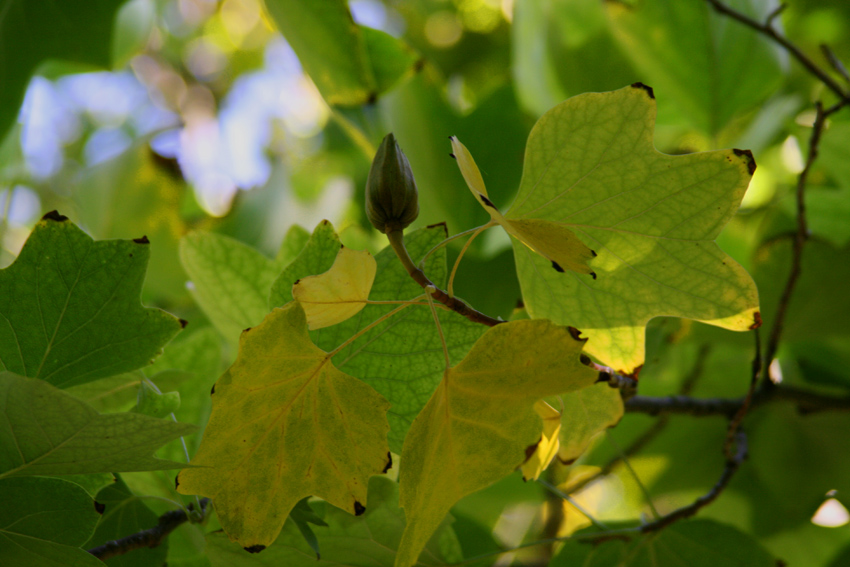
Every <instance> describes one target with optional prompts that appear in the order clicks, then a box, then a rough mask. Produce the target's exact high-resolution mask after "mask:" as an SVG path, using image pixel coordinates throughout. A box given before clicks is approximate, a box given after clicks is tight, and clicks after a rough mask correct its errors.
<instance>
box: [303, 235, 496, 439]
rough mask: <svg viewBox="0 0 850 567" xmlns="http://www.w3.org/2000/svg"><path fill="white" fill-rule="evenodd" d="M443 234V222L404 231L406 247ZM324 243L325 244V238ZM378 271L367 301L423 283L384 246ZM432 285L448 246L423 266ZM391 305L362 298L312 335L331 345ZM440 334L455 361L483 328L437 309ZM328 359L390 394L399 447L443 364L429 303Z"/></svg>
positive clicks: (410, 292)
mask: <svg viewBox="0 0 850 567" xmlns="http://www.w3.org/2000/svg"><path fill="white" fill-rule="evenodd" d="M445 237H446V232H445V226H443V225H437V226H432V227H429V228H423V229H420V230H416V231H413V232H410V233H408V234H406V235H405V237H404V242H405V248H407V251H408V253H409V254H410V256H411V258H413V260H414V262H419V261H420V260H421V259H422V258H423V257H424V256H425V254H426V253H427V252H428V251H429V250H431V248H433V247H434V246H436V245H438V244H439V243H440V242H442V241H443V239H444V238H445ZM328 246H329V247H330V243H328ZM375 262H376V263H377V265H378V274H377V276H376V277H375V281H374V283H373V284H372V293H371V294H370V295H369V299H370V300H371V301H393V300H396V301H397V300H400V299H401V300H404V299H413V298H415V297H418V296H420V295H422V293H423V290H422V288H421V287H420V286H419V284H417V283H416V282H415V281H413V279H412V278H411V277H410V276H409V275H408V273H407V271H406V270H405V269H404V267H403V266H402V264H401V262H399V260H398V257H397V256H396V255H395V252H393V250H392V248H390V247H389V246H388V247H386V248H384V249H383V250H381V251H380V252H379V253H378V254H376V255H375ZM425 272H426V274H427V275H428V277H429V278H430V279H431V281H433V282H434V283H435V284H437V285H438V286H443V285H444V284H445V281H446V275H447V274H446V272H447V270H446V252H445V249H440V250H438V251H437V252H435V253H434V254H433V255H432V256H431V257H430V258H429V259H428V262H427V264H426V266H425ZM396 307H398V306H397V305H374V304H372V305H367V306H366V307H365V308H364V309H363V310H362V311H361V312H360V313H359V314H358V315H357V316H356V317H354V318H352V319H349V320H348V321H345V322H343V323H341V324H339V325H336V326H334V327H329V328H327V329H322V330H321V331H318V332H314V333H313V334H312V337H313V340H314V341H315V342H316V344H317V345H319V347H321V348H323V349H325V350H328V351H330V350H332V349H333V348H335V347H337V346H339V345H340V344H341V343H342V342H343V341H345V340H347V339H349V338H351V337H352V336H353V335H354V334H355V333H357V332H358V331H360V330H361V329H363V328H364V327H366V326H367V325H369V324H371V323H372V322H374V321H376V320H377V319H379V318H380V317H383V316H384V315H386V314H387V313H388V312H390V311H392V310H393V309H394V308H396ZM438 315H439V318H440V324H441V326H442V328H443V336H444V337H445V340H446V346H447V347H448V349H449V358H450V360H451V362H452V363H453V364H455V363H457V362H460V360H461V359H462V358H463V357H464V356H466V353H467V352H469V349H470V348H471V347H472V345H473V344H474V343H475V341H476V340H478V338H479V337H480V336H481V335H482V334H483V333H484V331H485V330H486V328H485V327H484V326H483V325H479V324H477V323H472V322H471V321H469V320H468V319H466V318H465V317H461V316H460V315H458V314H456V313H454V312H448V311H443V310H439V311H438ZM334 364H336V365H337V367H338V368H339V369H340V370H343V371H344V372H346V373H347V374H350V375H351V376H354V377H355V378H359V379H361V380H363V381H364V382H366V383H367V384H369V385H370V386H372V387H373V388H375V390H377V391H378V393H380V394H381V395H382V396H384V397H385V398H387V400H389V402H390V404H392V407H391V408H390V411H389V413H388V415H387V417H388V419H389V422H390V433H389V443H390V450H392V451H394V452H395V453H397V454H398V453H401V449H402V444H403V442H404V437H405V435H407V431H408V429H410V424H411V423H412V422H413V419H414V418H415V417H416V416H417V415H418V414H419V412H420V411H421V410H422V408H423V407H425V404H426V403H427V402H428V398H429V397H430V396H431V393H432V392H433V391H434V388H436V387H437V384H439V382H440V380H441V379H442V376H443V370H444V369H445V359H444V358H443V350H442V343H441V342H440V335H439V333H438V332H437V328H436V326H435V324H434V318H433V316H432V314H431V310H430V309H429V308H428V307H427V306H426V305H414V306H411V307H408V308H407V309H405V310H404V311H402V312H400V313H398V314H397V315H394V316H393V317H390V318H389V319H387V320H386V321H384V322H382V323H380V324H378V325H377V326H375V327H374V328H373V329H371V330H369V331H368V332H366V333H365V334H364V335H363V336H361V337H359V338H358V339H357V340H355V341H354V342H353V343H351V345H349V346H348V347H346V348H345V349H343V350H342V351H341V352H340V353H339V354H338V355H337V356H336V357H335V358H334Z"/></svg>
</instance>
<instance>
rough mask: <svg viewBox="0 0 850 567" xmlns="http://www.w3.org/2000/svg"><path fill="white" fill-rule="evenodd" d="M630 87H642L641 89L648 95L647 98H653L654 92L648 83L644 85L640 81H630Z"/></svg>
mask: <svg viewBox="0 0 850 567" xmlns="http://www.w3.org/2000/svg"><path fill="white" fill-rule="evenodd" d="M632 87H634V88H636V89H643V90H645V91H646V94H648V95H649V98H652V99H654V98H655V93H654V92H653V91H652V87H650V86H648V85H644V84H643V83H641V82H640V81H638V82H637V83H632Z"/></svg>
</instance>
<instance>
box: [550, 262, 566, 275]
mask: <svg viewBox="0 0 850 567" xmlns="http://www.w3.org/2000/svg"><path fill="white" fill-rule="evenodd" d="M552 267H553V268H555V271H556V272H559V273H561V274H563V273H564V268H562V267H561V265H560V264H559V263H558V262H556V261H555V260H552Z"/></svg>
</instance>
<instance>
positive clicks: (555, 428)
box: [522, 388, 586, 480]
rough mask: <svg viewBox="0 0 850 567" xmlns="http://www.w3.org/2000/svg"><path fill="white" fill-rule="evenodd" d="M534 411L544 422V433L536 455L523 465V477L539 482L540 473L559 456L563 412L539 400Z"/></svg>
mask: <svg viewBox="0 0 850 567" xmlns="http://www.w3.org/2000/svg"><path fill="white" fill-rule="evenodd" d="M585 389H586V388H585ZM579 391H582V390H579ZM534 411H536V412H537V415H539V416H540V419H542V420H543V433H542V435H541V436H540V441H539V442H538V443H537V447H535V448H534V453H532V454H531V456H530V457H529V458H528V460H527V461H525V462H524V463H523V464H522V477H523V478H524V479H525V480H537V478H538V477H539V476H540V473H542V472H543V471H545V470H546V467H548V466H549V463H550V462H552V459H554V458H555V455H557V454H558V447H559V446H560V439H559V434H560V433H561V412H559V411H558V410H556V409H555V408H553V407H552V406H550V405H549V404H547V403H546V402H545V401H543V400H537V402H535V403H534Z"/></svg>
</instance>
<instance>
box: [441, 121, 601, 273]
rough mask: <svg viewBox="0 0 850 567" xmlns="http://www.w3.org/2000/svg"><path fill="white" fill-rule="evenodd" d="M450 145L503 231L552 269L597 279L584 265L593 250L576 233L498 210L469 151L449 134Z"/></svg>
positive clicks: (478, 196) (472, 187)
mask: <svg viewBox="0 0 850 567" xmlns="http://www.w3.org/2000/svg"><path fill="white" fill-rule="evenodd" d="M451 141H452V149H453V150H454V153H453V154H452V155H454V156H455V159H456V160H457V164H458V167H460V172H461V174H463V178H464V180H466V184H467V186H469V190H470V191H472V195H473V196H474V197H475V199H476V200H477V201H478V202H480V203H481V205H482V206H483V207H484V209H485V210H486V211H487V212H488V213H489V214H490V217H491V218H492V219H493V220H494V221H495V222H497V223H499V224H500V225H501V226H502V228H504V229H505V232H507V233H508V234H510V235H511V236H513V237H514V238H516V239H517V240H519V241H520V242H522V243H523V244H525V245H526V246H528V247H529V248H530V249H531V250H534V251H535V252H536V253H538V254H540V255H541V256H543V257H544V258H546V259H547V260H549V261H550V262H551V263H552V268H554V269H555V271H558V272H563V271H564V270H570V271H572V272H578V273H580V274H588V275H590V276H592V277H593V278H594V279H596V274H595V273H594V272H593V270H592V269H591V268H590V267H589V266H588V265H587V262H588V261H590V260H591V259H592V258H593V257H595V256H596V253H595V252H594V251H593V250H591V249H590V248H588V247H587V246H585V245H584V243H583V242H582V241H581V240H579V239H578V238H577V237H576V235H575V234H574V233H573V232H572V231H571V230H570V229H569V228H567V227H566V226H565V225H563V224H561V223H557V222H551V221H548V220H543V219H538V218H531V219H510V218H506V217H505V216H504V215H502V213H501V212H499V209H497V208H496V206H495V205H494V204H493V203H492V202H491V201H490V199H489V198H488V197H487V189H486V188H485V187H484V180H483V179H482V178H481V172H480V171H478V166H477V165H475V160H473V159H472V154H470V153H469V150H467V149H466V146H464V145H463V144H461V143H460V142H459V141H458V139H457V138H456V137H455V136H452V137H451Z"/></svg>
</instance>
